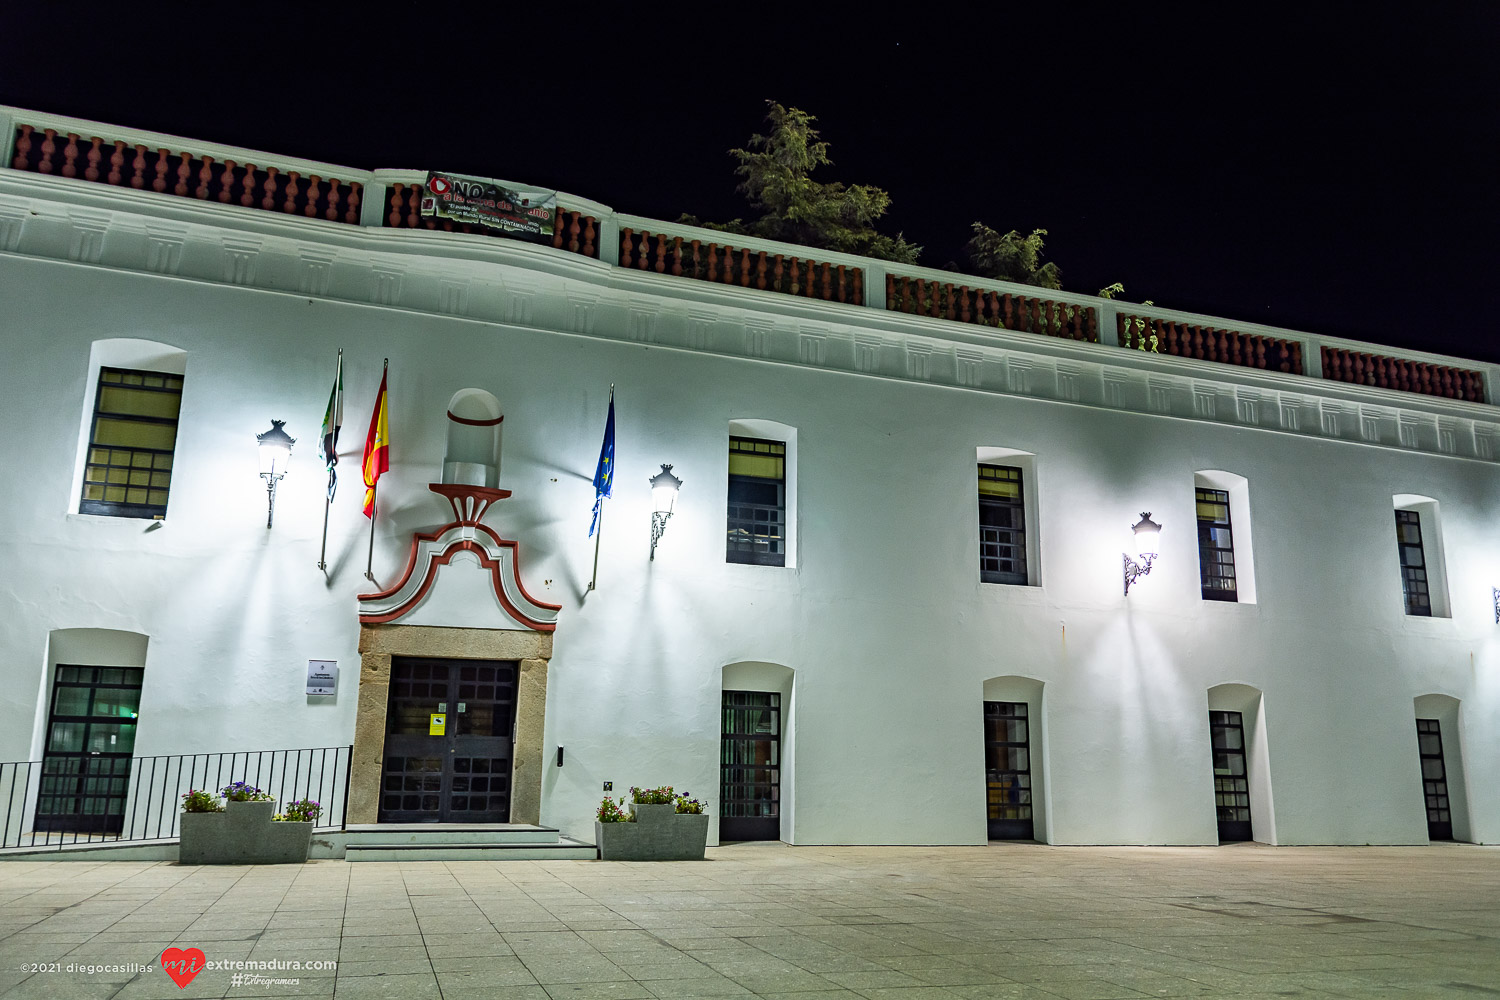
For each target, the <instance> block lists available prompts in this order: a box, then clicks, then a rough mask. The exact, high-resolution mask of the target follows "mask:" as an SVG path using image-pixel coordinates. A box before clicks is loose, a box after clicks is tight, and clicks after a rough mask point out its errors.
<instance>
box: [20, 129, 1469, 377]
mask: <svg viewBox="0 0 1500 1000" xmlns="http://www.w3.org/2000/svg"><path fill="white" fill-rule="evenodd" d="M6 123H10V124H11V125H12V126H13V127H10V128H5V127H0V166H8V167H10V168H11V169H14V170H19V171H26V172H31V173H38V174H45V175H51V176H57V177H66V178H72V179H79V180H83V181H88V182H92V183H97V184H103V185H113V186H116V187H122V188H132V189H136V190H145V191H152V192H157V193H161V194H165V195H170V196H175V197H180V198H189V199H194V200H199V201H206V202H215V203H219V204H226V205H233V206H238V207H241V208H249V209H254V210H257V211H267V212H273V213H277V214H280V215H293V216H299V217H303V218H313V219H320V220H324V221H331V222H337V223H341V224H346V225H360V224H364V225H371V226H376V225H378V226H383V227H385V228H392V229H425V230H435V231H443V232H458V233H469V234H477V235H483V236H487V237H500V238H504V237H506V236H507V234H505V233H503V232H502V231H499V230H495V229H489V228H486V227H483V226H475V225H471V224H466V223H462V222H455V221H453V220H447V219H437V218H423V217H422V214H421V196H422V183H421V180H420V179H419V178H425V174H419V173H418V172H417V171H380V172H379V174H372V173H370V172H368V171H360V170H356V169H353V168H348V167H338V166H333V165H330V164H318V163H313V162H311V161H301V160H293V159H289V158H286V157H278V156H271V155H270V154H263V153H259V152H254V151H250V150H243V149H235V148H231V147H224V146H215V145H213V144H211V143H200V142H196V141H193V140H187V139H181V138H177V137H172V136H164V135H157V134H155V133H145V132H139V131H134V130H129V129H125V128H119V127H116V126H110V125H103V124H99V123H95V122H86V121H81V120H78V119H70V118H62V117H59V116H56V115H46V114H41V113H38V112H32V111H26V110H24V109H19V108H3V107H0V126H3V125H5V124H6ZM7 145H8V146H9V149H8V150H7V148H6V147H7ZM367 186H368V190H367ZM367 198H374V199H376V201H377V202H378V204H369V205H366V204H364V203H363V202H364V200H365V199H367ZM569 200H571V201H572V203H573V204H575V205H578V206H580V207H579V208H568V207H566V206H567V204H568V202H569ZM559 202H560V203H561V204H560V207H559V209H558V211H557V213H556V215H555V216H554V222H553V232H552V238H551V240H550V243H551V246H552V247H553V248H555V249H559V250H563V251H565V252H568V253H573V254H578V255H580V256H583V257H588V258H592V259H602V260H605V261H607V262H608V263H611V264H616V265H617V266H619V267H621V268H626V269H629V270H633V271H642V272H647V273H654V274H662V275H668V276H671V277H680V278H690V279H693V280H695V281H702V282H709V283H714V284H721V285H728V286H733V287H738V288H748V289H754V290H756V291H766V292H774V293H778V294H783V295H793V296H797V297H801V298H808V299H815V300H819V301H823V302H832V303H841V304H844V305H851V306H871V307H874V308H876V309H882V308H883V309H884V310H885V311H887V312H895V313H904V314H907V315H913V316H924V317H929V318H936V319H944V320H950V321H953V322H957V323H965V324H970V325H975V326H987V327H990V328H992V329H997V330H998V329H1005V330H1013V331H1017V332H1021V333H1031V334H1039V335H1043V336H1048V337H1056V338H1061V339H1066V340H1074V341H1082V342H1087V343H1095V344H1101V343H1102V344H1108V345H1117V346H1119V347H1121V348H1125V349H1144V350H1147V351H1152V350H1153V349H1154V352H1155V353H1159V354H1164V355H1168V356H1173V357H1180V358H1192V359H1196V360H1203V361H1210V362H1214V363H1217V364H1226V365H1234V366H1238V367H1242V368H1250V369H1259V370H1264V371H1270V372H1284V373H1287V374H1292V375H1310V376H1312V377H1321V378H1324V379H1328V380H1331V381H1339V382H1347V383H1351V384H1355V385H1366V386H1372V387H1376V388H1381V389H1392V390H1397V391H1402V392H1411V393H1419V394H1423V395H1429V396H1435V397H1443V398H1448V399H1456V400H1465V401H1468V402H1486V401H1487V392H1488V387H1487V385H1486V376H1487V374H1488V373H1489V372H1490V369H1489V368H1488V367H1485V368H1483V370H1481V369H1480V367H1472V368H1471V367H1466V366H1465V365H1464V364H1463V363H1462V361H1461V360H1460V359H1448V358H1442V357H1433V356H1431V355H1428V356H1427V357H1426V359H1425V360H1412V359H1408V358H1400V357H1397V356H1394V355H1392V354H1389V353H1386V352H1384V351H1383V350H1381V349H1378V348H1377V349H1376V350H1375V351H1367V350H1365V349H1364V348H1366V347H1371V346H1373V345H1364V344H1359V343H1355V342H1350V341H1338V342H1335V343H1329V342H1327V340H1326V339H1325V338H1321V337H1317V336H1314V335H1307V334H1291V335H1288V336H1280V335H1278V331H1275V330H1271V329H1266V328H1261V329H1260V330H1259V331H1257V332H1247V331H1246V330H1244V329H1240V330H1236V329H1232V328H1229V327H1225V326H1221V325H1220V321H1218V320H1216V319H1214V318H1212V317H1199V316H1193V315H1191V314H1180V313H1179V314H1175V315H1173V314H1169V315H1166V316H1163V315H1152V314H1151V312H1153V311H1156V310H1151V311H1148V308H1149V307H1142V306H1136V305H1131V304H1129V303H1123V302H1122V303H1115V302H1106V301H1104V300H1095V299H1093V297H1092V296H1080V295H1075V294H1070V293H1066V292H1062V293H1055V294H1050V295H1049V294H1046V293H1045V292H1043V290H1040V289H1033V288H1030V287H1029V286H1023V285H1015V284H1010V283H1006V282H988V281H986V280H985V279H969V278H966V277H964V276H961V275H948V274H946V273H944V272H941V271H932V270H929V269H925V268H916V267H908V266H906V265H897V264H891V263H888V262H885V261H878V260H870V259H867V258H861V257H856V256H851V255H848V254H842V253H836V252H832V251H819V250H814V249H811V248H806V247H799V246H795V245H790V244H781V243H775V242H773V241H769V240H762V239H758V238H751V237H735V236H732V235H730V234H727V233H723V234H721V233H718V232H717V231H710V230H705V229H702V228H699V227H694V226H687V225H682V224H677V223H668V222H660V221H659V220H651V219H644V218H640V217H637V216H626V215H622V214H618V213H615V212H614V211H613V210H611V209H609V208H608V207H607V206H603V205H598V204H597V203H593V202H590V201H589V200H588V199H586V198H581V197H579V196H577V195H562V194H560V195H559ZM903 272H904V273H903ZM923 272H925V273H923ZM867 284H868V287H867ZM1168 312H1169V311H1168Z"/></svg>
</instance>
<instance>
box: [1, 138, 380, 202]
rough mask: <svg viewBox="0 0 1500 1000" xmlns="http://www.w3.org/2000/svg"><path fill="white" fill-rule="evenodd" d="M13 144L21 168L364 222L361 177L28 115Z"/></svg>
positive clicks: (15, 162) (13, 162)
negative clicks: (115, 135) (114, 135)
mask: <svg viewBox="0 0 1500 1000" xmlns="http://www.w3.org/2000/svg"><path fill="white" fill-rule="evenodd" d="M13 149H14V153H13V156H12V157H11V162H10V166H11V167H12V169H15V170H30V171H35V172H36V173H41V174H55V175H57V176H59V177H74V178H78V179H81V180H85V181H93V182H95V183H99V184H112V185H115V186H117V187H129V188H135V189H137V190H151V191H155V192H157V193H159V194H171V195H176V196H177V197H179V198H195V199H197V200H198V201H216V202H219V203H221V204H225V205H239V206H241V207H243V208H254V209H259V210H262V211H266V212H281V213H283V214H286V215H301V216H304V217H306V218H309V219H326V220H328V221H329V222H340V223H344V224H347V225H358V224H359V215H360V208H359V203H360V198H361V196H362V195H363V191H364V186H363V185H362V184H361V183H359V182H358V181H347V180H340V179H339V178H337V177H333V176H326V175H320V174H317V173H308V172H306V171H302V170H295V169H292V170H283V169H282V168H279V167H275V166H267V165H257V164H255V163H254V162H250V161H248V160H245V159H241V160H238V161H236V160H234V159H229V158H223V159H219V160H215V158H214V157H213V156H210V155H208V154H206V153H203V154H200V153H194V152H192V151H190V150H185V149H169V148H168V147H166V146H157V147H153V146H150V145H148V144H146V143H142V142H136V143H131V142H130V141H129V140H126V139H109V138H105V137H102V136H99V135H97V134H92V135H91V134H89V133H87V132H59V130H57V129H55V128H37V127H36V126H33V125H29V124H25V123H21V124H18V125H17V126H16V130H15V140H14V146H13ZM246 155H248V156H253V155H254V154H253V153H252V154H246Z"/></svg>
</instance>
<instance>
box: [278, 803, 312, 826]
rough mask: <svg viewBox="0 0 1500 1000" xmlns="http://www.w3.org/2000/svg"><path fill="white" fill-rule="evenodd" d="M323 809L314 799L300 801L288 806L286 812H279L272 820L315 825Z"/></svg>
mask: <svg viewBox="0 0 1500 1000" xmlns="http://www.w3.org/2000/svg"><path fill="white" fill-rule="evenodd" d="M322 812H323V807H322V806H320V805H318V803H316V802H314V801H313V800H312V799H298V800H296V801H295V802H288V803H287V804H286V811H285V812H279V813H277V814H276V815H275V816H272V817H271V819H272V820H273V821H275V822H280V823H315V822H317V819H318V816H319V814H321V813H322Z"/></svg>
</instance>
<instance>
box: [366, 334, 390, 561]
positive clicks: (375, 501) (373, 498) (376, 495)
mask: <svg viewBox="0 0 1500 1000" xmlns="http://www.w3.org/2000/svg"><path fill="white" fill-rule="evenodd" d="M390 368H391V359H390V358H386V359H385V364H384V366H382V367H381V369H380V371H381V375H380V383H381V384H382V385H384V384H385V373H386V372H388V371H390ZM382 402H384V400H381V401H380V402H377V403H376V407H377V414H378V407H379V406H380V403H382ZM379 515H380V477H379V476H376V477H375V485H374V486H371V487H370V551H369V555H368V556H366V558H365V579H366V580H369V581H370V582H371V583H374V582H375V574H374V573H373V572H371V571H372V570H373V569H374V568H375V518H376V517H378V516H379Z"/></svg>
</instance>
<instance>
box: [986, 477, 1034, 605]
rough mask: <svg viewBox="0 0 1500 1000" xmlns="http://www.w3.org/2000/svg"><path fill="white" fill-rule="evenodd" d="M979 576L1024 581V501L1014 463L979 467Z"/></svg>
mask: <svg viewBox="0 0 1500 1000" xmlns="http://www.w3.org/2000/svg"><path fill="white" fill-rule="evenodd" d="M979 579H980V580H982V581H983V582H985V583H1017V584H1021V585H1023V586H1024V585H1025V584H1026V500H1025V493H1024V491H1023V483H1022V480H1021V470H1020V469H1018V468H1015V467H1014V466H1009V465H984V464H982V463H981V464H980V466H979Z"/></svg>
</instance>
